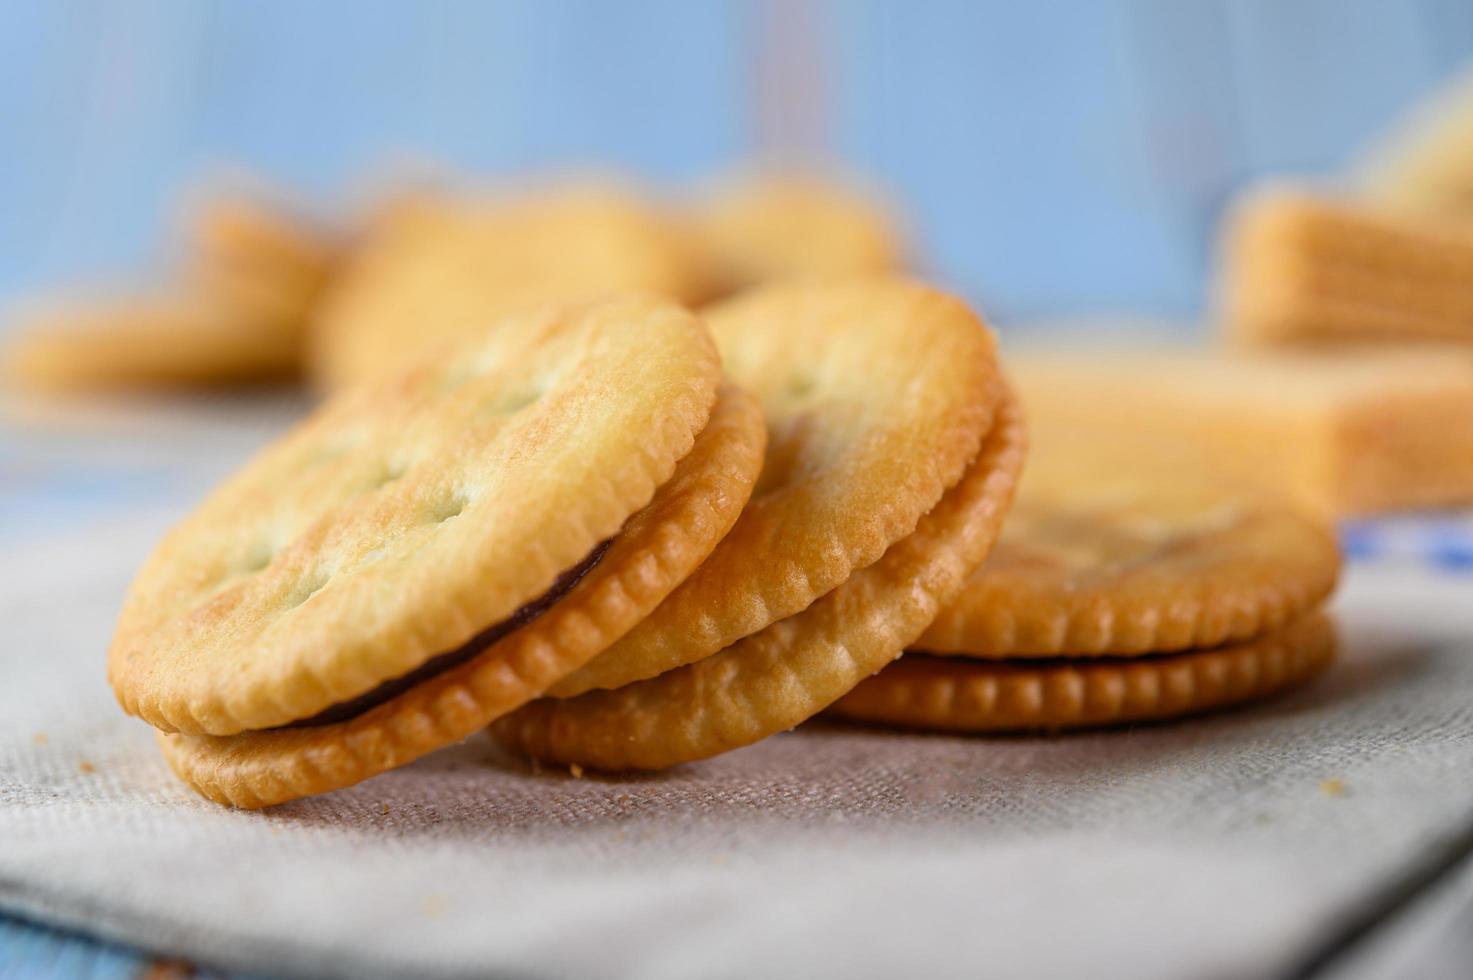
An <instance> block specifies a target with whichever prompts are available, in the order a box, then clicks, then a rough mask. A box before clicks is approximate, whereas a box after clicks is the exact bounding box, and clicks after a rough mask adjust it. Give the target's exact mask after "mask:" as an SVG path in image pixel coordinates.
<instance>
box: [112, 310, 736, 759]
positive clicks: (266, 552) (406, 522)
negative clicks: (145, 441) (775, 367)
mask: <svg viewBox="0 0 1473 980" xmlns="http://www.w3.org/2000/svg"><path fill="white" fill-rule="evenodd" d="M719 370H720V368H719V361H718V358H717V354H716V351H715V348H714V346H713V344H712V342H711V339H710V335H709V333H708V331H707V330H706V328H705V327H704V325H702V324H701V323H700V321H698V320H696V319H695V318H694V317H692V316H691V315H690V314H688V313H686V312H685V311H683V310H681V309H680V308H678V307H675V306H673V305H672V304H670V303H668V302H667V301H664V300H661V299H659V298H655V297H648V296H642V295H630V296H624V297H618V298H615V299H611V300H607V301H603V302H599V303H593V304H587V305H580V306H574V307H568V308H552V309H547V310H541V311H536V312H532V313H526V314H520V315H516V316H512V317H508V318H507V319H505V320H502V321H499V322H493V323H491V324H489V325H488V329H487V330H486V332H485V333H484V335H483V336H480V337H476V338H474V339H472V340H468V341H466V342H464V343H463V344H461V345H460V346H458V347H451V348H449V349H447V350H445V351H443V352H441V353H440V354H438V355H437V356H435V357H432V358H431V359H430V360H427V361H425V362H423V363H422V364H420V365H419V366H417V367H414V368H411V369H409V370H408V371H405V372H402V373H401V374H399V375H397V376H391V377H387V378H384V379H382V380H381V381H379V382H376V383H372V384H369V385H366V386H364V387H361V388H358V389H355V390H350V391H347V392H345V393H344V394H343V396H342V397H341V398H337V399H333V400H332V401H330V402H329V403H327V404H326V405H324V406H322V407H321V408H320V409H319V410H318V411H317V412H315V413H314V414H313V415H312V416H311V417H310V418H309V419H307V420H306V421H304V422H303V423H301V424H300V425H299V426H298V427H297V428H295V429H294V430H293V431H292V432H290V433H289V434H287V435H286V436H285V437H283V438H282V439H281V440H280V441H278V442H277V443H275V444H274V445H272V446H270V447H268V448H267V449H266V450H264V451H263V452H262V453H261V454H260V455H259V456H257V457H256V459H254V460H253V461H252V462H250V463H249V464H248V465H247V466H245V467H244V468H243V469H242V470H241V471H240V472H239V473H238V474H236V475H235V476H234V477H233V478H232V479H230V480H228V481H227V482H226V483H225V484H224V485H223V486H221V487H220V488H218V489H217V490H216V491H215V492H214V493H213V494H212V495H211V496H210V498H209V499H208V500H206V501H205V502H204V503H203V504H202V505H201V506H200V507H199V508H198V509H197V510H196V511H195V513H194V514H193V515H191V516H190V517H189V518H188V519H187V520H186V521H184V522H183V523H182V524H181V525H179V526H178V527H176V528H175V529H174V530H173V531H171V532H170V533H169V534H168V535H167V536H166V537H165V539H164V540H163V542H161V544H160V545H159V546H158V548H157V549H156V550H155V551H154V553H153V555H152V556H151V557H150V558H149V560H148V562H147V563H146V564H145V565H144V567H143V569H142V570H141V571H140V572H139V574H138V576H137V578H136V579H135V580H134V583H133V586H132V588H131V589H130V590H129V594H128V597H127V600H126V601H125V603H124V607H123V611H122V615H121V617H120V620H119V623H118V627H117V630H116V633H115V635H114V639H113V643H112V647H111V649H110V651H109V656H108V673H109V677H110V679H111V681H112V685H113V689H114V691H115V692H116V694H117V696H118V699H119V701H120V702H121V703H122V704H123V706H124V707H125V708H126V709H127V710H128V711H129V712H131V713H134V714H137V715H139V716H141V717H143V718H144V719H145V720H147V721H148V722H150V723H151V724H153V725H154V726H155V727H157V728H159V729H161V730H164V731H178V732H186V733H192V734H211V735H233V734H236V733H238V732H241V731H246V730H252V729H257V730H258V729H265V728H273V727H278V726H283V725H289V724H292V723H294V722H300V721H302V720H304V719H313V718H315V717H316V716H318V715H319V714H321V713H322V712H324V711H328V710H329V709H332V708H333V707H334V706H335V705H341V704H344V703H349V702H353V701H354V700H355V699H357V698H359V697H361V696H364V695H366V694H369V693H370V692H374V691H376V690H378V689H379V688H381V686H382V685H384V684H386V683H388V682H391V681H393V680H395V679H397V678H401V677H404V676H406V675H409V674H412V673H413V672H414V671H416V670H418V669H420V668H421V667H423V666H424V665H425V664H426V663H427V662H429V661H430V660H432V659H433V658H436V657H438V656H440V655H441V654H444V653H445V652H446V651H456V650H460V649H462V648H463V647H465V646H466V645H467V644H472V643H475V642H477V640H476V638H477V637H478V636H479V635H481V634H482V633H483V632H484V631H485V630H487V629H488V626H489V625H491V624H501V623H503V622H504V621H506V620H508V619H509V618H510V617H512V616H513V615H514V614H516V612H517V611H518V610H519V609H522V608H524V607H525V606H526V605H527V604H529V603H531V602H533V600H536V599H537V598H538V597H539V596H543V595H544V594H546V593H547V592H548V591H549V589H551V588H552V587H553V586H554V585H555V584H557V583H558V580H559V578H560V576H565V575H566V574H567V573H569V572H570V570H574V569H579V568H581V567H582V566H583V565H584V564H586V563H587V562H589V561H591V560H593V559H594V558H595V557H596V550H597V549H598V548H599V547H600V543H601V542H605V541H607V539H609V538H610V537H612V536H613V535H614V534H615V533H616V532H618V530H619V528H620V527H621V525H623V524H624V522H625V521H626V519H627V518H628V517H629V516H630V515H631V514H632V513H634V512H635V511H637V510H639V509H640V508H642V507H644V506H645V505H646V504H647V503H648V502H649V501H650V499H651V498H652V496H653V494H654V491H655V489H656V487H658V486H659V485H660V484H662V483H663V482H665V480H666V479H668V478H669V476H670V473H671V472H672V470H673V469H674V467H675V464H676V461H677V460H679V459H680V458H681V457H682V456H684V455H685V454H686V453H687V452H688V451H689V450H690V447H691V445H692V443H693V441H694V439H695V435H696V433H697V432H699V431H700V430H701V428H702V427H703V426H705V424H706V422H707V418H708V416H709V413H710V409H711V405H712V404H713V402H714V400H715V397H716V385H717V380H718V375H719ZM574 666H577V664H569V665H568V667H569V669H572V667H574Z"/></svg>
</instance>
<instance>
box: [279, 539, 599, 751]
mask: <svg viewBox="0 0 1473 980" xmlns="http://www.w3.org/2000/svg"><path fill="white" fill-rule="evenodd" d="M613 540H614V539H613V538H608V539H606V540H605V541H603V542H601V543H599V544H598V545H597V546H595V547H594V549H593V550H592V551H590V552H589V553H588V555H587V557H585V558H584V559H583V560H582V561H580V562H579V563H578V564H576V565H574V566H573V567H572V568H570V569H568V570H567V571H565V572H563V573H562V574H561V575H559V576H558V577H557V579H556V580H555V581H554V582H553V583H552V587H551V588H549V589H548V590H547V591H546V592H544V593H542V595H540V596H538V597H537V598H535V599H533V600H531V601H530V602H528V603H526V604H525V605H523V606H522V607H521V608H520V609H518V610H517V611H516V612H514V613H512V614H511V615H510V616H508V617H507V618H506V619H503V620H502V621H501V622H499V623H495V624H493V625H491V626H488V627H486V628H485V629H483V630H481V632H479V633H477V634H476V635H475V636H473V637H471V638H470V639H469V640H467V641H466V642H465V643H463V644H461V645H460V646H458V647H456V648H455V649H454V650H448V651H446V652H445V653H440V654H436V655H435V656H433V657H431V658H430V659H428V660H426V661H425V662H424V663H422V664H420V665H419V666H418V667H416V668H414V669H413V670H411V671H410V672H409V673H407V674H401V675H400V676H398V677H395V678H393V679H392V680H387V681H384V682H383V683H382V684H380V685H379V686H378V687H375V688H373V689H372V690H369V691H365V692H363V693H362V694H360V695H358V696H357V697H355V698H351V699H349V700H347V701H342V702H339V703H337V704H333V705H329V706H328V707H326V708H324V709H322V710H321V711H319V712H317V714H315V715H312V716H311V717H310V718H302V719H300V720H298V721H293V722H289V723H288V724H285V725H280V726H277V728H276V729H264V730H265V731H276V730H280V729H286V728H316V727H319V726H322V725H337V724H341V723H343V722H345V721H352V720H353V719H354V718H357V717H358V716H359V715H363V714H366V713H368V712H369V711H371V710H373V709H374V708H377V707H378V706H379V705H382V704H386V703H388V702H389V701H392V700H393V699H394V698H397V697H398V696H399V695H401V694H404V693H405V692H407V691H409V690H411V689H413V688H414V687H416V686H417V685H419V684H422V683H424V682H425V681H427V680H429V679H430V678H432V677H435V676H437V675H439V674H443V673H444V672H445V671H447V670H451V669H452V668H455V667H459V666H460V665H461V664H464V663H468V662H470V661H471V660H473V659H475V658H476V657H478V656H480V655H481V654H482V653H485V652H486V650H488V649H489V648H490V647H491V645H492V644H494V643H496V642H497V641H499V640H502V639H504V638H505V637H507V636H509V635H511V634H512V633H514V632H516V631H517V630H519V629H521V628H522V627H523V626H526V625H527V624H528V623H530V622H532V621H533V620H534V619H536V618H537V617H539V616H541V615H542V614H543V613H545V612H547V611H548V610H549V609H551V608H552V607H553V606H554V605H556V604H557V603H558V601H559V600H561V599H562V598H563V597H564V596H566V595H567V594H568V593H569V592H571V591H572V590H573V587H574V586H576V585H577V584H578V583H579V582H580V581H582V579H583V577H584V576H585V575H587V574H588V573H589V572H591V571H593V569H594V567H595V566H597V565H598V563H599V562H600V561H602V560H603V556H604V553H605V552H607V551H608V550H609V545H610V544H611V543H612V542H613Z"/></svg>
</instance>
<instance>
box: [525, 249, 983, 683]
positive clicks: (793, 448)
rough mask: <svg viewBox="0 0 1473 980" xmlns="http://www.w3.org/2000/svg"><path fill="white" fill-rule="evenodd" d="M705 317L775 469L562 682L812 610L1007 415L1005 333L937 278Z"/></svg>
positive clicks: (720, 644) (651, 670)
mask: <svg viewBox="0 0 1473 980" xmlns="http://www.w3.org/2000/svg"><path fill="white" fill-rule="evenodd" d="M706 319H707V322H708V323H709V324H710V325H711V330H712V333H713V334H715V336H716V342H717V345H718V347H720V349H721V353H722V358H723V361H724V364H725V366H726V369H727V372H728V374H729V375H730V376H731V377H732V378H734V379H735V380H736V381H737V382H738V383H739V384H741V385H742V386H743V387H744V388H746V389H747V390H748V391H751V392H753V393H754V394H756V395H757V396H758V397H759V398H760V399H761V400H762V408H763V411H764V412H765V414H766V416H767V426H768V433H769V435H768V444H767V462H766V465H765V466H764V468H763V473H762V478H761V480H760V481H759V482H758V485H757V490H756V492H755V493H754V494H753V495H752V500H751V502H750V503H748V505H747V509H746V510H745V511H744V512H743V513H742V516H741V519H740V520H738V521H737V525H736V527H734V528H732V531H731V534H729V535H727V537H726V539H725V540H724V541H722V542H721V544H720V545H719V546H718V547H717V549H716V550H715V551H714V552H713V553H712V555H711V557H710V558H709V559H707V560H706V562H705V564H703V565H702V566H701V567H700V568H699V569H698V570H697V571H696V572H695V574H694V575H692V576H691V577H690V579H689V580H687V581H686V582H685V583H683V584H682V585H681V586H680V588H679V589H677V590H676V591H675V592H674V593H673V594H672V595H671V596H670V598H669V599H667V600H666V601H665V602H664V603H663V604H661V606H660V608H659V609H656V610H655V611H654V613H652V614H651V615H650V616H649V617H648V618H647V619H645V620H644V621H643V622H641V623H640V624H639V625H638V626H636V627H635V628H634V629H633V630H631V631H630V632H629V635H628V636H626V637H624V639H622V640H620V641H619V642H618V643H616V644H615V645H614V646H613V647H611V648H610V649H609V650H608V651H606V652H605V653H603V654H602V655H600V656H599V657H598V658H596V659H595V660H594V661H592V662H591V663H589V664H588V666H586V667H584V668H583V669H582V670H581V671H579V672H578V673H576V674H574V675H573V676H572V677H569V678H567V679H566V680H564V681H562V682H561V683H560V684H558V685H557V686H556V687H554V689H553V694H554V696H556V697H571V696H574V695H576V694H580V693H583V692H585V691H588V690H592V689H594V688H616V687H623V686H624V685H626V684H630V683H633V682H635V681H639V680H645V679H647V678H650V677H654V676H656V675H658V674H661V673H664V672H665V671H668V670H673V669H674V668H676V667H680V666H683V665H685V664H689V663H693V662H695V661H697V660H700V659H701V658H703V657H707V656H710V655H711V654H713V653H715V652H716V651H718V650H721V649H724V648H726V647H728V646H730V645H731V644H733V643H735V642H736V641H737V640H739V639H741V638H742V637H744V636H750V635H751V634H753V633H756V632H758V631H759V630H761V629H763V628H764V627H766V626H768V625H770V624H772V623H775V622H777V621H778V620H781V619H784V618H786V617H788V616H791V615H793V614H795V613H798V612H801V611H802V610H804V609H806V608H807V607H808V606H809V604H811V603H812V602H813V601H814V600H815V599H817V598H819V597H820V596H822V595H824V594H825V593H827V592H828V591H830V590H831V589H833V588H834V587H835V586H837V585H839V584H840V583H841V582H843V581H844V580H845V579H847V578H849V576H850V573H852V572H853V571H854V570H855V569H856V568H863V567H864V566H866V565H868V564H870V563H871V562H873V561H875V560H877V559H878V558H879V557H880V556H881V555H882V554H884V553H885V549H886V548H888V547H889V546H890V545H891V544H893V543H894V542H896V541H898V540H900V539H901V538H903V537H905V536H906V535H908V534H910V533H911V532H912V531H914V530H915V527H916V522H917V521H919V520H920V518H921V515H923V514H925V513H926V512H927V511H928V510H930V509H931V507H932V506H934V505H935V503H936V502H937V501H938V500H939V499H941V495H942V493H943V492H944V491H945V489H946V488H947V487H948V486H951V485H952V484H954V483H955V482H956V481H957V480H958V479H959V478H960V477H961V474H962V471H963V470H964V469H965V468H966V466H967V464H968V463H969V462H970V461H971V459H972V458H973V456H974V455H975V454H976V452H977V447H978V445H979V444H980V443H981V440H982V436H983V434H984V433H985V432H986V431H987V429H988V427H989V426H990V425H991V424H992V419H993V409H994V406H995V404H996V392H997V391H998V390H999V388H998V385H997V364H996V360H995V357H994V354H993V342H992V335H991V333H990V332H988V331H987V330H986V329H985V328H984V327H983V326H982V325H981V323H980V322H979V321H978V319H977V317H976V316H975V315H973V314H972V312H971V311H970V310H968V309H967V307H966V306H965V305H964V304H963V303H961V302H960V301H959V300H957V299H955V298H953V297H951V296H948V295H946V294H944V293H940V292H937V291H935V290H933V289H929V288H927V287H925V286H921V285H918V284H916V283H911V282H906V281H903V280H898V279H882V278H877V279H865V280H844V281H834V282H829V283H824V284H802V285H782V286H770V287H766V288H763V289H759V290H756V291H754V292H752V293H749V294H747V295H745V296H743V297H740V298H738V299H735V300H732V301H730V302H729V303H727V304H725V305H723V306H721V307H719V308H717V309H714V310H711V311H708V313H707V317H706Z"/></svg>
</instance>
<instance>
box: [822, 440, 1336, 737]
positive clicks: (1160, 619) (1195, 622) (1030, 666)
mask: <svg viewBox="0 0 1473 980" xmlns="http://www.w3.org/2000/svg"><path fill="white" fill-rule="evenodd" d="M1037 439H1038V450H1037V451H1036V452H1035V453H1034V456H1033V457H1032V459H1031V460H1030V468H1029V473H1028V476H1027V478H1026V479H1025V480H1024V481H1023V486H1022V489H1021V490H1020V492H1019V498H1018V502H1017V506H1016V507H1015V508H1014V511H1013V514H1012V515H1011V516H1010V517H1009V520H1008V525H1007V528H1006V529H1005V530H1004V531H1003V533H1002V537H1001V539H1000V540H999V542H998V545H997V547H996V548H995V549H994V551H993V553H992V554H991V555H990V556H989V557H988V560H987V562H986V563H985V564H983V565H982V567H981V568H979V569H978V570H977V572H976V573H975V574H974V575H973V576H972V578H971V580H970V581H969V582H968V583H967V586H966V587H965V588H964V589H963V590H961V593H960V595H959V596H958V597H957V598H956V599H955V600H953V601H952V603H951V604H950V605H949V606H948V607H947V608H946V609H945V610H944V611H942V613H941V614H940V615H939V616H938V617H937V619H936V621H935V622H934V623H932V625H931V627H930V628H929V629H928V630H927V631H926V633H925V634H924V635H922V636H921V637H920V638H919V639H918V640H917V641H916V642H915V643H914V644H913V645H912V653H910V654H908V655H907V656H906V657H905V659H904V660H902V661H901V662H900V663H897V664H894V665H892V666H890V667H887V668H885V670H884V671H882V672H881V673H880V674H879V675H877V676H875V677H873V678H871V679H869V680H867V681H865V683H864V684H861V685H860V686H859V687H858V688H856V690H855V692H854V693H853V694H851V695H849V696H848V697H846V698H845V699H844V700H843V701H841V702H839V704H838V705H836V706H835V708H834V713H835V714H837V715H840V716H842V717H846V718H851V719H857V720H873V721H881V722H887V723H892V724H905V725H909V726H912V727H933V728H936V729H940V730H946V731H976V732H991V731H1021V730H1035V729H1037V730H1047V729H1065V728H1075V727H1086V726H1092V725H1103V724H1110V723H1124V722H1133V721H1146V720H1152V719H1159V718H1168V717H1175V716H1179V715H1185V714H1191V713H1193V712H1196V711H1202V710H1207V709H1209V708H1215V707H1220V706H1223V705H1227V704H1233V703H1238V702H1242V701H1247V700H1251V699H1254V698H1257V697H1260V696H1266V695H1268V694H1271V693H1274V692H1276V691H1278V690H1281V689H1283V688H1286V687H1289V686H1291V685H1293V684H1295V683H1298V682H1299V681H1301V680H1304V679H1306V678H1308V677H1309V676H1311V675H1313V674H1314V673H1316V672H1318V671H1319V670H1321V669H1322V668H1324V667H1325V666H1327V665H1328V664H1329V663H1330V661H1331V659H1332V656H1333V647H1334V638H1333V632H1332V630H1331V628H1330V626H1329V623H1328V621H1327V620H1326V619H1325V618H1324V617H1323V616H1322V615H1321V614H1319V613H1317V612H1315V611H1314V610H1315V609H1316V608H1317V607H1318V606H1319V605H1320V604H1321V603H1322V602H1323V601H1324V599H1325V598H1326V596H1328V595H1329V593H1330V592H1331V591H1332V589H1333V588H1334V585H1335V579H1336V576H1337V574H1338V572H1339V564H1340V561H1339V553H1338V551H1337V549H1336V546H1335V541H1334V538H1333V535H1332V533H1331V531H1330V529H1329V528H1328V526H1326V525H1325V524H1324V523H1323V522H1321V521H1319V520H1316V519H1314V518H1312V517H1309V516H1307V515H1306V514H1304V513H1303V512H1301V511H1299V510H1297V509H1296V508H1294V507H1293V506H1291V505H1290V504H1288V503H1285V502H1284V501H1283V500H1282V499H1281V498H1278V497H1276V496H1274V495H1273V494H1272V493H1271V492H1269V491H1265V490H1263V489H1262V488H1256V487H1251V486H1246V485H1236V486H1235V485H1233V484H1230V483H1225V482H1223V481H1222V480H1220V479H1216V478H1213V477H1211V476H1210V475H1202V476H1199V475H1197V474H1193V473H1190V472H1184V471H1183V470H1181V469H1179V468H1177V467H1176V466H1175V465H1173V464H1174V461H1173V460H1171V459H1170V458H1162V459H1158V460H1156V461H1155V462H1154V463H1152V462H1150V461H1149V458H1148V457H1145V456H1141V455H1137V456H1134V457H1131V456H1126V455H1124V454H1122V451H1121V450H1120V448H1119V446H1118V444H1117V443H1114V442H1110V441H1101V440H1099V439H1092V440H1091V439H1088V438H1083V437H1081V436H1080V435H1079V434H1078V433H1075V432H1073V431H1071V430H1062V431H1061V430H1055V429H1052V428H1051V427H1049V426H1047V425H1044V426H1041V427H1040V431H1039V432H1038V435H1037Z"/></svg>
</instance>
